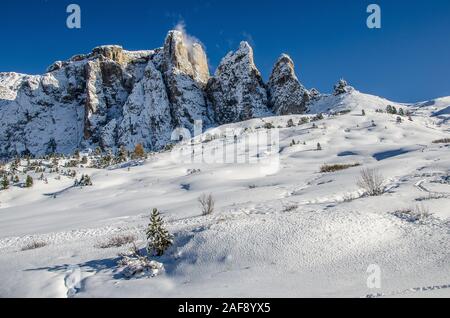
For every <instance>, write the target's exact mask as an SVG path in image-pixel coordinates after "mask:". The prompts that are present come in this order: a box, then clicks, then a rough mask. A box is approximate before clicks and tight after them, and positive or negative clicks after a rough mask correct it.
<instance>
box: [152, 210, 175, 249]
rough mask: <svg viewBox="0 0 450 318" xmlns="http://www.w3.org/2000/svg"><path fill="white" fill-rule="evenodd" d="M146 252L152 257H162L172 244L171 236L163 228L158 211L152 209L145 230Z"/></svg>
mask: <svg viewBox="0 0 450 318" xmlns="http://www.w3.org/2000/svg"><path fill="white" fill-rule="evenodd" d="M146 234H147V241H148V244H147V252H148V254H149V255H153V256H163V255H164V252H165V251H166V250H167V249H168V248H169V247H170V246H172V244H173V236H172V235H171V234H170V233H169V231H167V230H166V229H165V228H164V221H163V219H162V217H161V216H160V214H159V211H158V209H153V212H152V215H151V217H150V224H149V225H148V228H147V233H146Z"/></svg>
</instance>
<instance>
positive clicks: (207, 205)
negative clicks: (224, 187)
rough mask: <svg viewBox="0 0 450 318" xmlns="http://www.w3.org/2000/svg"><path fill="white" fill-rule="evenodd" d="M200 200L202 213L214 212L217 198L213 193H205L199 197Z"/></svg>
mask: <svg viewBox="0 0 450 318" xmlns="http://www.w3.org/2000/svg"><path fill="white" fill-rule="evenodd" d="M198 202H199V203H200V206H201V208H202V215H204V216H206V215H210V214H213V212H214V206H215V203H216V202H215V200H214V197H213V196H212V194H209V195H206V194H203V195H202V196H201V197H200V198H198Z"/></svg>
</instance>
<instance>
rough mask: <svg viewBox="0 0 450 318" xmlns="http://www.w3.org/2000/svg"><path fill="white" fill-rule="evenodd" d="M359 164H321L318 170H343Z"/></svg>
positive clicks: (323, 171) (325, 171)
mask: <svg viewBox="0 0 450 318" xmlns="http://www.w3.org/2000/svg"><path fill="white" fill-rule="evenodd" d="M360 165H361V164H359V163H353V164H333V165H323V166H322V167H320V172H322V173H327V172H335V171H340V170H345V169H349V168H353V167H359V166H360Z"/></svg>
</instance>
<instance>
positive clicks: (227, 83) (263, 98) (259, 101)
mask: <svg viewBox="0 0 450 318" xmlns="http://www.w3.org/2000/svg"><path fill="white" fill-rule="evenodd" d="M207 94H208V99H209V102H210V105H211V109H212V112H213V114H214V118H215V120H216V122H217V123H219V124H226V123H231V122H237V121H243V120H248V119H250V118H254V117H258V116H264V115H267V114H268V113H269V110H268V107H267V104H268V101H267V92H266V89H265V85H264V83H263V80H262V77H261V74H260V72H259V71H258V69H257V68H256V65H255V63H254V59H253V49H252V48H251V47H250V45H249V44H248V43H247V42H241V44H240V46H239V49H238V50H237V51H236V52H230V53H228V55H227V56H225V58H224V59H223V60H222V62H221V63H220V65H219V67H218V69H217V71H216V73H215V75H214V77H213V78H211V79H210V81H209V83H208V86H207Z"/></svg>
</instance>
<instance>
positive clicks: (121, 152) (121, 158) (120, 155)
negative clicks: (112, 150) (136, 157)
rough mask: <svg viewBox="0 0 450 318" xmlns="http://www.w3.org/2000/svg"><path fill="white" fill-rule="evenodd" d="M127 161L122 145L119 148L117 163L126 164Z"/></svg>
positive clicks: (126, 154)
mask: <svg viewBox="0 0 450 318" xmlns="http://www.w3.org/2000/svg"><path fill="white" fill-rule="evenodd" d="M127 160H128V151H127V149H126V148H125V146H124V145H122V146H120V149H119V153H118V162H126V161H127Z"/></svg>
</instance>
